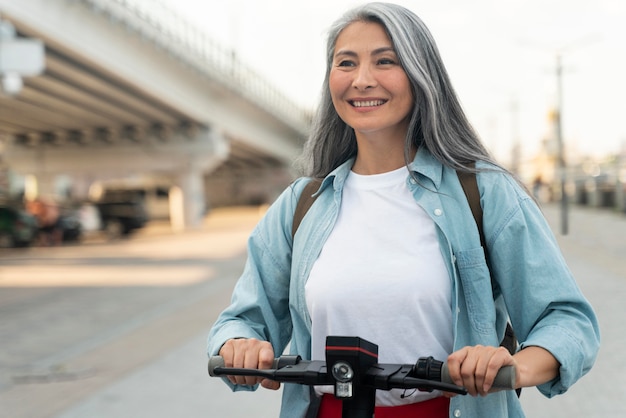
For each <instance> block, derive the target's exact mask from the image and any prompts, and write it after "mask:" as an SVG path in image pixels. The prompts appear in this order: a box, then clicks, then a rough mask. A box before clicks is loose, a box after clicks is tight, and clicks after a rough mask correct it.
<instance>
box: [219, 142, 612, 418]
mask: <svg viewBox="0 0 626 418" xmlns="http://www.w3.org/2000/svg"><path fill="white" fill-rule="evenodd" d="M352 164H353V161H348V162H346V163H345V164H343V165H341V166H340V167H338V168H337V169H336V170H334V171H333V172H332V173H330V174H329V175H328V176H327V177H326V178H325V179H324V181H323V182H322V185H321V186H320V190H319V191H318V192H317V193H318V194H319V196H318V198H317V200H316V201H315V203H314V204H313V206H312V207H311V208H310V209H309V211H308V212H307V214H306V216H305V217H304V219H303V221H302V223H301V224H300V227H299V228H298V231H297V233H296V236H295V239H294V240H293V241H292V238H291V227H292V219H293V213H294V210H295V207H296V204H297V200H298V197H299V195H300V194H301V193H302V189H303V188H304V186H305V184H306V183H307V181H308V180H307V179H304V178H302V179H298V180H296V181H295V182H294V183H293V184H292V185H291V186H290V187H289V188H287V189H286V190H285V191H284V192H283V193H282V195H281V196H280V197H279V198H278V199H277V200H276V202H274V204H273V205H272V206H271V207H270V208H269V210H268V211H267V213H266V215H265V216H264V218H263V219H262V220H261V221H260V222H259V224H258V225H257V227H256V228H255V229H254V231H253V232H252V234H251V236H250V238H249V241H248V260H247V262H246V265H245V268H244V271H243V273H242V276H241V278H240V279H239V281H238V283H237V285H236V287H235V290H234V292H233V297H232V303H231V305H230V306H229V307H228V308H227V309H226V310H224V312H222V314H221V315H220V317H219V318H218V320H217V322H216V323H215V325H214V326H213V328H212V330H211V332H210V335H209V339H208V354H209V355H215V354H217V353H218V351H219V349H220V348H221V346H222V345H223V344H224V342H226V340H228V339H230V338H235V337H242V338H258V339H261V340H267V341H270V342H271V343H272V345H273V347H274V352H275V353H276V355H277V356H278V355H279V354H280V353H282V352H283V351H284V350H285V348H286V347H287V345H288V344H289V343H290V344H289V351H290V352H291V353H297V354H299V355H301V356H302V358H304V359H310V352H311V336H310V335H311V334H310V332H311V318H310V317H309V313H308V311H307V306H306V303H305V292H304V286H305V283H306V280H307V278H308V276H309V272H310V270H311V267H312V265H313V263H314V262H315V260H316V259H317V257H318V255H319V253H320V251H321V249H322V247H323V246H324V243H325V241H326V239H327V237H328V236H329V234H330V232H331V230H332V229H333V226H334V224H335V221H336V219H337V215H338V212H339V207H340V204H341V196H342V189H343V184H344V181H345V179H346V177H347V175H348V173H349V170H350V169H351V167H352ZM479 167H481V166H480V164H479ZM410 170H411V171H413V172H414V173H415V174H416V176H417V179H418V181H415V180H414V179H413V178H412V177H410V176H407V182H408V186H409V189H410V190H411V192H412V193H413V196H414V197H415V200H416V202H417V203H418V204H419V205H420V206H421V207H422V208H423V209H424V210H425V211H426V212H427V213H428V214H429V215H430V216H431V218H432V220H433V222H435V224H436V227H437V232H438V238H439V243H440V247H441V251H442V254H443V258H444V260H445V262H446V267H447V268H448V271H449V275H450V280H451V283H452V292H453V294H452V306H451V308H452V312H453V320H454V324H453V330H454V349H455V350H457V349H460V348H462V347H464V346H468V345H470V346H471V345H476V344H482V345H494V346H497V345H498V344H499V342H500V341H501V339H502V336H503V333H504V328H505V325H506V321H507V313H508V316H509V317H510V321H511V323H512V325H513V328H514V329H515V332H516V336H517V338H518V340H519V341H520V343H521V347H522V348H523V347H525V346H531V345H532V346H540V347H543V348H545V349H547V350H548V351H550V352H551V353H552V354H553V355H554V356H555V357H556V358H557V360H558V361H559V362H560V364H561V366H560V375H559V377H558V378H556V379H554V380H553V381H551V382H548V383H546V384H543V385H541V386H540V387H539V388H538V389H539V390H540V391H541V392H542V393H543V394H544V395H545V396H548V397H551V396H554V395H558V394H561V393H563V392H565V391H566V390H567V389H568V388H569V387H570V386H571V385H572V384H574V382H576V381H577V380H578V379H579V378H580V377H581V376H583V375H584V374H585V373H586V372H587V371H589V369H590V368H591V367H592V365H593V363H594V361H595V358H596V355H597V351H598V348H599V339H600V337H599V329H598V324H597V319H596V316H595V314H594V312H593V309H592V307H591V306H590V305H589V303H588V301H587V300H586V299H585V297H584V296H583V295H582V294H581V292H580V290H579V288H578V286H577V284H576V282H575V280H574V278H573V277H572V274H571V273H570V271H569V269H568V267H567V266H566V264H565V261H564V259H563V257H562V255H561V252H560V250H559V248H558V246H557V244H556V241H555V239H554V236H553V234H552V232H551V230H550V228H549V226H548V224H547V222H546V221H545V219H544V217H543V215H542V213H541V211H540V210H539V208H538V207H537V205H536V204H535V202H534V201H533V200H532V199H531V198H530V197H529V196H528V194H527V193H526V192H525V191H524V190H523V189H522V188H521V187H520V186H519V185H518V184H517V183H516V182H515V180H514V179H512V178H511V177H510V176H509V175H507V174H505V173H502V172H499V171H497V170H496V171H483V172H481V173H479V174H478V176H477V180H478V185H479V191H480V195H481V205H482V207H483V229H484V235H485V241H486V245H487V248H488V251H487V252H488V254H489V261H490V267H491V274H492V275H493V279H494V283H496V285H495V288H494V289H492V281H491V277H490V275H489V269H488V268H487V264H486V262H485V256H484V251H483V249H482V247H481V244H480V238H479V234H478V229H477V227H476V223H475V221H474V218H473V217H472V214H471V211H470V209H469V205H468V203H467V199H466V197H465V195H464V193H463V189H462V187H461V185H460V183H459V181H458V177H457V175H456V172H455V171H454V170H452V169H450V168H447V167H444V166H443V165H442V164H441V163H439V162H438V161H437V160H435V159H434V158H433V156H432V155H431V154H430V153H429V152H428V151H426V150H423V149H420V151H418V153H417V155H416V156H415V160H414V161H413V163H412V164H411V165H410ZM407 245H411V244H410V243H407ZM494 295H495V298H494ZM494 300H495V303H494ZM372 342H373V343H376V341H372ZM416 360H417V359H416ZM441 360H445V359H441ZM228 384H229V385H230V383H228ZM231 387H232V385H231ZM232 388H233V390H251V389H253V388H251V387H248V386H235V387H232ZM309 396H310V391H309V388H308V387H306V386H300V385H296V384H285V385H284V388H283V404H282V409H281V415H280V416H281V418H294V417H295V418H297V417H304V416H305V413H306V410H307V408H308V404H309V399H310V398H309ZM523 416H524V414H523V412H522V409H521V406H520V403H519V401H518V398H517V396H516V394H515V392H514V391H503V392H498V393H494V394H490V395H488V396H486V397H471V396H456V397H454V398H452V400H451V404H450V417H466V418H484V417H490V418H494V417H511V418H513V417H523Z"/></svg>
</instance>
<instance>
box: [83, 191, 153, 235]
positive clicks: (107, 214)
mask: <svg viewBox="0 0 626 418" xmlns="http://www.w3.org/2000/svg"><path fill="white" fill-rule="evenodd" d="M94 205H95V206H96V208H97V209H98V212H99V214H100V225H101V228H102V230H103V231H104V232H105V233H106V235H107V236H108V237H109V238H120V237H124V236H127V235H129V234H131V233H132V232H133V231H135V230H137V229H140V228H143V227H144V226H145V225H146V223H147V222H148V213H147V211H146V207H145V205H144V204H143V203H142V202H141V201H139V200H128V201H124V200H101V201H98V202H95V203H94Z"/></svg>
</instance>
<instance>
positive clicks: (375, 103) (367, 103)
mask: <svg viewBox="0 0 626 418" xmlns="http://www.w3.org/2000/svg"><path fill="white" fill-rule="evenodd" d="M385 103H386V101H385V100H362V101H357V100H351V101H350V104H351V105H352V106H354V107H374V106H381V105H383V104H385Z"/></svg>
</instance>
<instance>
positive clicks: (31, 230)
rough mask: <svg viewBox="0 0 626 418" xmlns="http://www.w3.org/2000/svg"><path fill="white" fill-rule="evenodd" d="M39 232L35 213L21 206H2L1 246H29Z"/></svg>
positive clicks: (0, 222)
mask: <svg viewBox="0 0 626 418" xmlns="http://www.w3.org/2000/svg"><path fill="white" fill-rule="evenodd" d="M38 233H39V226H38V224H37V219H36V218H35V217H34V216H33V215H31V214H29V213H28V212H26V211H25V210H23V209H21V208H19V207H12V206H0V248H13V247H28V246H29V245H31V244H32V243H33V242H34V241H35V240H36V239H37V234H38Z"/></svg>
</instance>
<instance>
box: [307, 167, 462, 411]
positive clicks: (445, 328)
mask: <svg viewBox="0 0 626 418" xmlns="http://www.w3.org/2000/svg"><path fill="white" fill-rule="evenodd" d="M408 174H409V173H408V170H407V168H406V167H403V168H400V169H398V170H394V171H392V172H388V173H383V174H376V175H368V176H364V175H359V174H356V173H353V172H351V173H350V174H349V175H348V178H347V179H346V183H345V185H344V189H343V198H342V203H341V208H340V211H339V217H338V219H337V222H336V224H335V226H334V228H333V230H332V232H331V234H330V236H329V238H328V240H327V241H326V243H325V244H324V248H323V249H322V252H321V254H320V256H319V258H318V259H317V261H316V262H315V264H314V265H313V268H312V270H311V274H310V276H309V279H308V281H307V284H306V302H307V307H308V309H309V313H310V315H311V319H312V335H311V337H312V347H311V348H312V359H313V360H324V359H325V343H326V336H328V335H338V336H358V337H361V338H364V339H366V340H368V341H370V342H372V343H374V344H377V345H378V354H379V358H378V362H379V363H399V364H414V363H415V362H416V361H417V359H418V358H419V357H422V356H433V357H434V358H436V359H438V360H445V359H446V358H447V356H448V354H449V353H451V352H452V347H453V332H452V313H451V280H450V278H449V276H448V272H447V269H446V267H445V264H444V261H443V256H442V253H441V250H440V248H439V242H438V240H437V235H436V234H437V232H436V229H435V224H434V222H433V220H432V219H431V218H430V217H429V216H428V215H427V214H426V213H425V212H424V210H423V209H422V208H421V207H420V206H419V205H417V203H416V202H415V199H414V198H413V197H412V195H411V193H410V191H409V189H408V187H407V177H408ZM317 391H318V393H321V392H324V393H332V392H333V388H332V387H323V388H320V387H318V388H317ZM403 393H404V395H405V397H404V399H403V398H401V394H403ZM434 396H436V394H434V393H428V392H420V391H414V390H407V391H404V390H400V389H394V390H392V391H389V392H387V391H381V390H379V391H377V395H376V404H377V405H382V406H392V405H400V404H406V403H413V402H416V401H418V400H425V399H429V398H432V397H434Z"/></svg>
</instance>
